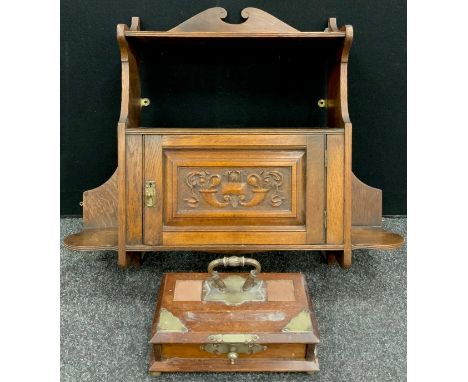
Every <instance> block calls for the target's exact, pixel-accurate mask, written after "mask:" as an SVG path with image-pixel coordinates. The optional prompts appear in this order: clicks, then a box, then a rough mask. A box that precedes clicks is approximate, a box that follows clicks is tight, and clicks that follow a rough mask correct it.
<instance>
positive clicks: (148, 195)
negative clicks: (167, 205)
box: [145, 180, 156, 207]
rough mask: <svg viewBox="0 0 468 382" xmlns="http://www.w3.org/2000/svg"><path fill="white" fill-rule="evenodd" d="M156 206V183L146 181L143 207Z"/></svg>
mask: <svg viewBox="0 0 468 382" xmlns="http://www.w3.org/2000/svg"><path fill="white" fill-rule="evenodd" d="M155 205H156V182H155V181H154V180H148V181H147V182H146V183H145V206H146V207H154V206H155Z"/></svg>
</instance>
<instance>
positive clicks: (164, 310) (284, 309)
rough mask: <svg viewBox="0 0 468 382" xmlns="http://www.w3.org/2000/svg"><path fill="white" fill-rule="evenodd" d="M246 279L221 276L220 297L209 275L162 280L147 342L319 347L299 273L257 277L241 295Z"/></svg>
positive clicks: (240, 275)
mask: <svg viewBox="0 0 468 382" xmlns="http://www.w3.org/2000/svg"><path fill="white" fill-rule="evenodd" d="M248 276H249V274H248V273H222V274H221V279H222V280H223V281H224V282H225V283H226V285H225V286H226V287H227V289H226V290H224V292H223V291H220V290H219V289H218V288H217V287H216V285H214V284H213V279H212V277H211V274H208V273H167V274H165V275H164V277H163V279H162V282H161V289H160V294H159V299H158V304H157V308H156V312H155V316H154V321H153V328H152V338H151V341H150V342H151V343H218V342H227V343H240V342H246V343H248V342H261V343H308V344H311V343H318V342H319V334H318V329H317V322H316V318H315V314H314V311H313V306H312V303H311V300H310V298H309V296H308V293H307V286H306V282H305V278H304V276H303V275H302V274H301V273H261V274H259V275H258V277H257V279H256V283H255V286H254V287H253V288H250V289H249V291H247V292H248V293H245V292H244V291H243V290H242V285H243V283H244V281H245V280H246V279H247V278H248ZM234 290H235V291H234ZM233 291H234V292H235V293H234V292H233ZM245 300H247V301H245Z"/></svg>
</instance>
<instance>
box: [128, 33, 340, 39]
mask: <svg viewBox="0 0 468 382" xmlns="http://www.w3.org/2000/svg"><path fill="white" fill-rule="evenodd" d="M345 35H346V34H345V32H283V33H268V32H257V33H239V32H160V31H126V32H125V37H130V38H143V39H168V38H169V39H173V38H183V39H186V38H319V39H320V38H326V39H330V38H338V39H342V38H344V37H345Z"/></svg>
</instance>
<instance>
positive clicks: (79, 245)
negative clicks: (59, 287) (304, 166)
mask: <svg viewBox="0 0 468 382" xmlns="http://www.w3.org/2000/svg"><path fill="white" fill-rule="evenodd" d="M351 237H352V247H353V249H396V248H398V247H400V246H401V245H402V244H403V242H404V239H403V237H402V236H400V235H398V234H396V233H391V232H386V231H384V230H383V229H382V228H380V227H353V229H352V231H351ZM64 244H65V246H66V247H67V248H70V249H73V250H75V251H100V250H114V251H117V228H105V229H85V230H83V231H82V232H79V233H75V234H73V235H70V236H68V237H66V238H65V240H64ZM127 247H128V249H129V250H135V251H145V250H146V251H149V252H150V251H174V250H179V249H180V250H186V249H187V248H190V249H192V250H195V251H196V250H197V247H196V246H193V245H191V246H177V247H173V246H145V245H137V246H127ZM203 247H204V249H203V251H206V248H207V246H206V245H205V246H203ZM230 247H232V248H230ZM341 247H342V246H340V245H326V244H324V245H307V244H304V245H287V246H284V247H282V246H281V245H243V246H242V248H241V249H242V251H267V250H327V249H329V250H337V249H340V248H341ZM239 249H240V248H239V247H238V246H235V245H233V246H230V245H220V246H213V248H212V250H215V251H218V250H219V251H226V250H232V251H235V250H239Z"/></svg>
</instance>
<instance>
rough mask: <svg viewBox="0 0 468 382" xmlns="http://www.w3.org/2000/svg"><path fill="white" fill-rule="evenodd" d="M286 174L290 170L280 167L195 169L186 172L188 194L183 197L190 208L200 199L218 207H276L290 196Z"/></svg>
mask: <svg viewBox="0 0 468 382" xmlns="http://www.w3.org/2000/svg"><path fill="white" fill-rule="evenodd" d="M285 173H286V174H285ZM285 176H286V177H288V178H289V172H288V171H287V170H278V169H256V171H255V170H254V169H249V170H247V169H228V170H226V171H223V172H219V171H213V172H212V171H211V170H208V169H192V170H191V171H188V172H187V173H185V174H184V184H185V186H186V193H187V196H186V197H184V199H183V200H184V202H185V204H186V206H188V207H189V208H191V209H197V208H199V207H200V205H201V202H203V204H205V205H208V206H211V207H215V208H230V209H242V208H249V207H255V206H261V205H263V206H265V207H267V206H268V207H272V208H277V207H280V206H281V205H283V203H284V202H285V201H286V200H287V198H288V196H287V195H286V194H285V192H284V190H283V185H284V182H285Z"/></svg>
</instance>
